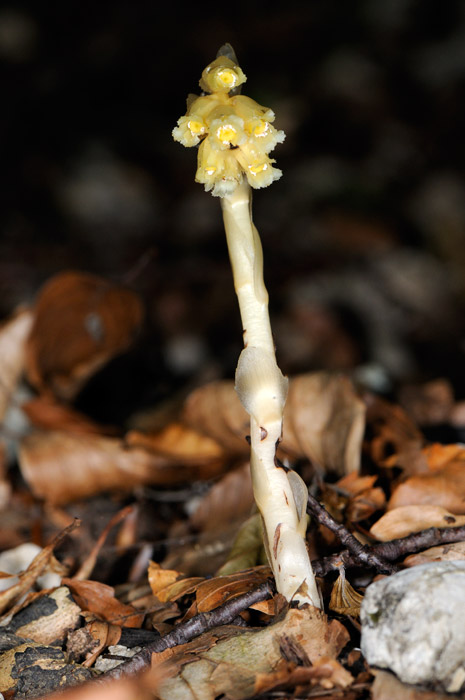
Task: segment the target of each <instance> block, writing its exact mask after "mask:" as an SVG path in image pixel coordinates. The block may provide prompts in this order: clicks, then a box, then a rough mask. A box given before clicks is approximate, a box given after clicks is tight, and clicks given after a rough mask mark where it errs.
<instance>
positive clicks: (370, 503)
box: [336, 472, 386, 523]
mask: <svg viewBox="0 0 465 700" xmlns="http://www.w3.org/2000/svg"><path fill="white" fill-rule="evenodd" d="M377 478H378V477H377V476H359V475H358V474H356V473H355V472H352V473H351V474H348V475H347V476H344V477H343V478H342V479H339V481H338V482H337V483H336V486H337V487H338V489H342V490H343V491H345V492H347V493H349V494H350V498H349V500H348V502H347V506H346V508H345V517H346V518H347V520H349V521H350V522H352V523H356V522H359V521H360V520H365V519H367V518H369V517H370V516H371V515H373V513H375V512H376V511H377V510H381V509H383V508H384V506H385V505H386V496H385V494H384V491H383V490H382V489H381V488H379V487H374V486H373V484H374V483H375V481H376V480H377Z"/></svg>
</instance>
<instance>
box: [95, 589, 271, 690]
mask: <svg viewBox="0 0 465 700" xmlns="http://www.w3.org/2000/svg"><path fill="white" fill-rule="evenodd" d="M272 595H273V592H272V590H271V584H270V583H269V582H268V581H267V582H265V583H262V584H261V585H260V586H258V587H257V588H254V589H253V590H252V591H248V592H247V593H243V594H242V595H240V596H237V597H236V598H232V599H231V600H228V601H227V602H226V603H224V605H220V606H219V607H218V608H214V609H213V610H210V611H209V612H205V613H199V614H198V615H195V616H194V617H192V618H191V619H190V620H187V622H183V623H181V624H180V625H178V626H177V627H175V628H174V629H173V630H171V632H168V634H165V635H164V636H163V637H159V638H157V639H155V640H154V641H153V642H151V643H150V644H147V646H145V647H144V648H143V649H141V651H139V652H138V653H137V654H135V655H134V656H133V657H132V658H130V659H128V661H124V662H123V663H122V664H120V665H119V666H116V668H113V669H111V670H110V671H107V673H105V674H104V675H103V676H101V677H100V678H99V679H98V680H100V679H101V680H106V679H107V678H122V677H123V676H132V675H135V674H136V673H140V672H142V671H145V670H147V669H148V668H150V665H151V661H152V654H154V653H158V652H160V651H164V650H165V649H168V648H170V647H175V646H178V645H179V644H186V643H187V642H190V641H191V640H192V639H194V637H198V636H199V635H200V634H203V633H204V632H208V630H211V629H213V628H214V627H220V626H222V625H229V624H231V623H232V622H233V620H234V619H235V618H236V617H237V615H239V613H241V612H243V611H244V610H247V608H249V607H250V606H251V605H254V604H255V603H258V602H259V601H261V600H265V599H266V598H269V597H271V596H272Z"/></svg>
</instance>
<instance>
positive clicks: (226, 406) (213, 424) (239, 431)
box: [182, 381, 250, 454]
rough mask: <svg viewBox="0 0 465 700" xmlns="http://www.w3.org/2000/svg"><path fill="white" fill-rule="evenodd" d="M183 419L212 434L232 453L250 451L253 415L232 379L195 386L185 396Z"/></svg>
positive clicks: (202, 431) (194, 426)
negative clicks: (251, 415) (246, 409)
mask: <svg viewBox="0 0 465 700" xmlns="http://www.w3.org/2000/svg"><path fill="white" fill-rule="evenodd" d="M182 420H183V421H184V422H185V423H186V424H187V425H190V426H191V427H193V428H194V429H196V430H198V431H200V432H201V433H204V434H205V435H209V436H210V437H211V438H213V439H214V440H216V441H217V442H218V443H219V444H220V445H221V446H222V447H224V449H225V450H227V451H228V452H229V453H230V454H247V453H248V452H249V446H248V444H247V442H246V440H245V436H246V435H248V433H249V429H250V428H249V425H250V418H249V416H248V415H247V413H246V411H245V409H244V408H243V406H242V404H241V402H240V401H239V397H238V396H237V394H236V391H235V389H234V382H232V381H218V382H211V383H210V384H206V385H205V386H201V387H199V388H198V389H195V390H194V391H193V392H192V393H191V394H189V396H188V397H187V399H186V402H185V404H184V408H183V412H182Z"/></svg>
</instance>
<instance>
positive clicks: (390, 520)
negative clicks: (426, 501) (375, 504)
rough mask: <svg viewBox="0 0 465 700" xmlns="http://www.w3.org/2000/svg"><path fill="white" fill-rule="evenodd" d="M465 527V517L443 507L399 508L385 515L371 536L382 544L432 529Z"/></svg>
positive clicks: (375, 525) (372, 530) (371, 531)
mask: <svg viewBox="0 0 465 700" xmlns="http://www.w3.org/2000/svg"><path fill="white" fill-rule="evenodd" d="M460 525H465V516H464V515H453V514H452V513H450V512H449V511H447V510H446V509H445V508H443V507H442V506H434V505H419V506H415V505H414V506H399V507H398V508H394V509H393V510H389V511H388V512H387V513H385V514H384V515H383V516H382V517H381V518H380V519H379V520H378V521H377V522H376V523H375V524H374V525H373V526H372V528H371V529H370V535H372V537H375V538H376V539H377V540H380V541H381V542H388V541H389V540H394V539H397V538H398V537H406V536H407V535H410V534H411V533H413V532H420V531H421V530H427V529H428V528H430V527H459V526H460Z"/></svg>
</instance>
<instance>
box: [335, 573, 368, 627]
mask: <svg viewBox="0 0 465 700" xmlns="http://www.w3.org/2000/svg"><path fill="white" fill-rule="evenodd" d="M362 600H363V595H361V594H360V593H357V591H356V590H355V589H354V588H352V586H351V585H350V583H349V581H347V579H346V577H345V573H344V569H342V568H341V569H340V571H339V576H338V577H337V579H336V581H335V582H334V584H333V588H332V590H331V600H330V601H329V608H330V610H334V612H336V613H339V614H340V615H351V616H352V617H360V605H361V604H362Z"/></svg>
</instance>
